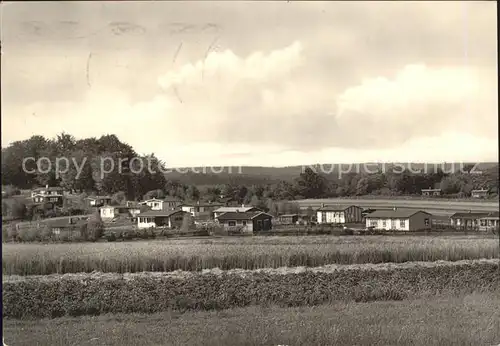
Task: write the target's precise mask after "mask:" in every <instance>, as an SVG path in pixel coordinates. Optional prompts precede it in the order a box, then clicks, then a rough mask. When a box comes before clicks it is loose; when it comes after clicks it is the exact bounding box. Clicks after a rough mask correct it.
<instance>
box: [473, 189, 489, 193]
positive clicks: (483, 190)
mask: <svg viewBox="0 0 500 346" xmlns="http://www.w3.org/2000/svg"><path fill="white" fill-rule="evenodd" d="M489 191H490V189H479V190H472V191H471V193H474V192H489Z"/></svg>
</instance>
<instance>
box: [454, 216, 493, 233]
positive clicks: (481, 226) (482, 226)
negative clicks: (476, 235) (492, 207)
mask: <svg viewBox="0 0 500 346" xmlns="http://www.w3.org/2000/svg"><path fill="white" fill-rule="evenodd" d="M450 224H451V227H453V228H455V229H458V230H465V231H468V230H470V231H479V230H487V229H488V224H490V227H495V226H496V225H498V212H458V213H455V214H453V215H452V216H450ZM493 225H495V226H493Z"/></svg>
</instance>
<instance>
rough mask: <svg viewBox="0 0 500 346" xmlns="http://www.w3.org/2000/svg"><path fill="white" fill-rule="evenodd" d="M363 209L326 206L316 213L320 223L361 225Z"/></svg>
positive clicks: (352, 206) (353, 206)
mask: <svg viewBox="0 0 500 346" xmlns="http://www.w3.org/2000/svg"><path fill="white" fill-rule="evenodd" d="M362 212H363V208H361V207H358V206H355V205H351V206H340V205H339V206H325V205H324V204H323V205H322V206H321V208H319V209H318V210H317V211H316V215H317V220H318V223H323V224H325V223H360V222H362V221H363V216H362Z"/></svg>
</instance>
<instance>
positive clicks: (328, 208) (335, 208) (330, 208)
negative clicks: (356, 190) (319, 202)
mask: <svg viewBox="0 0 500 346" xmlns="http://www.w3.org/2000/svg"><path fill="white" fill-rule="evenodd" d="M350 207H357V206H356V205H325V206H324V207H321V208H319V209H318V210H317V211H344V210H346V209H347V208H350ZM358 208H359V207H358Z"/></svg>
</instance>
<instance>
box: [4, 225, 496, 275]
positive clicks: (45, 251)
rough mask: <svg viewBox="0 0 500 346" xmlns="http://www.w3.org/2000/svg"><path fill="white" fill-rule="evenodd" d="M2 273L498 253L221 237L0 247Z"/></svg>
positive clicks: (430, 239) (472, 244) (465, 246)
mask: <svg viewBox="0 0 500 346" xmlns="http://www.w3.org/2000/svg"><path fill="white" fill-rule="evenodd" d="M2 250H3V251H2V270H3V275H46V274H55V273H57V274H65V273H79V272H87V273H88V272H93V271H98V272H106V273H113V272H114V273H127V272H130V273H135V272H143V271H149V272H170V271H174V270H184V271H200V270H203V269H211V268H220V269H222V270H229V269H259V268H279V267H300V266H306V267H318V266H323V265H329V264H365V263H372V264H376V263H404V262H410V261H439V260H444V261H459V260H474V259H482V258H485V259H491V258H498V253H499V251H498V239H497V238H495V237H494V236H493V235H491V236H488V235H483V236H442V237H438V236H340V237H333V236H303V237H279V236H276V237H264V236H263V237H259V236H255V237H222V238H209V239H206V238H205V239H170V240H148V241H134V242H111V243H107V242H101V243H80V244H78V243H63V244H40V243H36V244H17V243H15V244H14V243H12V244H10V243H8V244H3V249H2Z"/></svg>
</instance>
